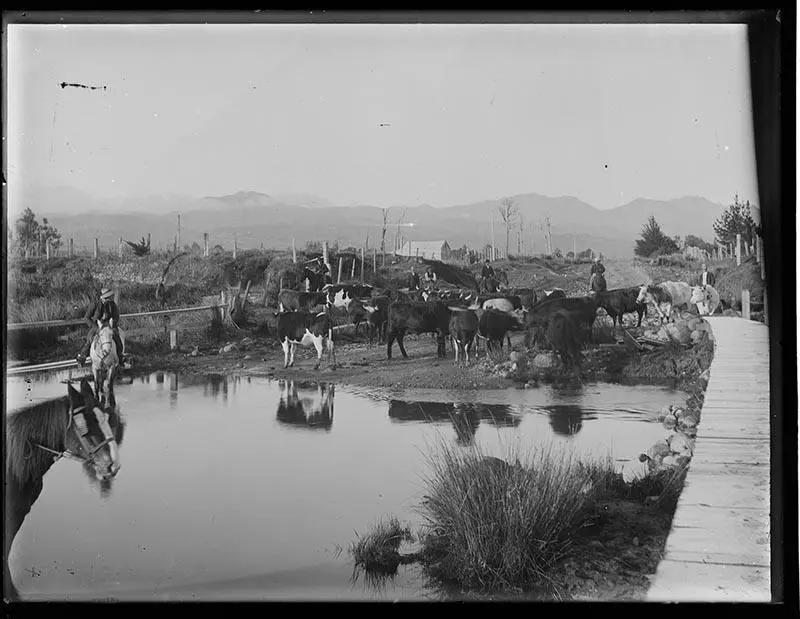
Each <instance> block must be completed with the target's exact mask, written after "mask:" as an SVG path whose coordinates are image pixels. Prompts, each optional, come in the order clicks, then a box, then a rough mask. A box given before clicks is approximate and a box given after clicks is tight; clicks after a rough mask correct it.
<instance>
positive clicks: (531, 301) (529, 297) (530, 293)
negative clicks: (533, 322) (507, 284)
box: [505, 288, 536, 310]
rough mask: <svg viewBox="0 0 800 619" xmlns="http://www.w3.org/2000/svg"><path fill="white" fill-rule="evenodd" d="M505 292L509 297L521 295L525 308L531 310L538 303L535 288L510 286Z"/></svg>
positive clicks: (521, 302) (521, 301)
mask: <svg viewBox="0 0 800 619" xmlns="http://www.w3.org/2000/svg"><path fill="white" fill-rule="evenodd" d="M505 292H506V294H507V295H508V296H509V297H512V296H516V297H519V300H520V304H521V305H522V309H524V310H530V309H531V308H532V307H533V306H534V305H535V304H536V291H535V290H533V288H508V289H507V290H506V291H505Z"/></svg>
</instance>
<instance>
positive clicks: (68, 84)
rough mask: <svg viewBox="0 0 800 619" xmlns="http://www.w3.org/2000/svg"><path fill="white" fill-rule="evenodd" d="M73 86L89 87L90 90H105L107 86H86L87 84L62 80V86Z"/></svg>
mask: <svg viewBox="0 0 800 619" xmlns="http://www.w3.org/2000/svg"><path fill="white" fill-rule="evenodd" d="M67 86H72V87H73V88H88V89H89V90H100V89H102V90H105V89H106V87H105V86H86V85H85V84H70V83H69V82H61V88H66V87H67Z"/></svg>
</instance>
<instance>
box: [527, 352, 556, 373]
mask: <svg viewBox="0 0 800 619" xmlns="http://www.w3.org/2000/svg"><path fill="white" fill-rule="evenodd" d="M557 365H558V357H557V356H556V354H555V353H552V352H542V353H539V354H538V355H536V356H535V357H534V358H533V366H534V367H537V368H542V369H550V368H554V367H556V366H557Z"/></svg>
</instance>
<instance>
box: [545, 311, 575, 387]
mask: <svg viewBox="0 0 800 619" xmlns="http://www.w3.org/2000/svg"><path fill="white" fill-rule="evenodd" d="M547 339H548V341H549V342H550V344H551V346H552V347H553V348H554V349H555V350H556V351H558V354H559V356H560V357H561V363H562V364H563V365H564V369H565V370H569V369H570V368H575V369H576V370H577V371H578V372H580V368H581V345H582V337H581V334H580V330H579V328H578V324H577V321H576V320H575V313H574V312H571V311H568V310H565V309H559V310H557V311H556V312H555V313H554V314H553V316H552V317H551V318H550V320H549V322H548V326H547Z"/></svg>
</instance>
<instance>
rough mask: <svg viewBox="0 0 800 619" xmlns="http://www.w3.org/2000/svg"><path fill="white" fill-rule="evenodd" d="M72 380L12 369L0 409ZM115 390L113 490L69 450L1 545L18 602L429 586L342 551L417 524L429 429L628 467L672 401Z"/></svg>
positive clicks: (588, 393) (243, 385)
mask: <svg viewBox="0 0 800 619" xmlns="http://www.w3.org/2000/svg"><path fill="white" fill-rule="evenodd" d="M67 377H68V373H54V374H49V375H47V376H38V377H35V378H30V377H28V378H27V379H26V378H10V379H9V380H8V383H7V394H8V395H7V407H8V409H9V411H15V410H19V409H21V408H22V407H24V406H25V405H26V404H28V403H31V402H36V401H39V400H42V399H48V398H52V397H56V396H60V395H63V394H65V393H66V386H65V385H64V384H63V383H62V382H61V381H62V380H64V379H65V378H67ZM115 391H116V399H117V406H118V409H119V411H120V414H121V416H122V419H123V422H124V423H125V427H124V437H123V440H122V443H121V445H120V455H121V460H122V469H121V470H120V473H119V475H118V477H117V479H116V480H114V482H113V485H112V486H111V487H110V488H105V489H101V488H99V487H98V486H97V483H96V482H94V481H93V479H91V478H90V477H89V476H87V475H86V473H84V470H83V468H82V467H81V466H80V464H77V463H75V462H72V461H68V460H61V461H59V462H58V463H56V464H55V465H54V466H53V467H52V468H51V469H50V471H49V472H48V473H47V475H46V476H45V479H44V490H43V491H42V494H41V496H40V497H39V499H38V501H37V502H36V503H35V504H34V506H33V508H32V509H31V512H30V513H29V514H28V517H27V519H26V520H25V522H24V524H23V526H22V528H21V529H20V532H19V534H18V535H17V538H16V540H15V542H14V546H13V547H12V550H11V553H10V565H11V573H12V576H13V579H14V582H15V584H16V586H17V589H18V590H19V592H20V594H21V595H22V596H23V598H26V599H52V600H63V599H87V598H88V599H103V598H113V599H118V600H252V599H302V600H306V599H330V600H333V599H340V600H347V599H436V598H439V597H440V596H441V594H440V593H436V592H434V591H433V590H432V589H430V588H429V587H428V585H427V584H426V582H425V580H424V578H423V577H422V576H421V574H420V573H419V570H418V568H416V567H414V566H407V567H401V568H400V571H399V573H398V574H397V576H396V577H395V578H394V579H393V580H391V581H389V582H388V583H384V585H383V586H382V587H379V588H376V587H374V586H369V585H368V584H367V583H365V582H364V580H363V578H361V579H355V580H354V579H353V568H352V564H351V562H350V560H349V557H348V555H347V552H346V550H345V551H344V552H337V548H344V549H346V548H347V546H348V545H349V544H350V543H351V542H353V541H355V539H356V537H355V534H354V530H355V531H357V532H358V533H360V534H364V533H366V532H368V531H369V530H370V527H371V525H373V524H374V523H375V522H377V521H378V520H379V519H380V518H386V517H389V516H396V517H398V518H399V519H400V520H401V521H405V522H407V523H409V524H411V525H412V527H414V525H416V524H419V523H420V522H421V517H420V516H419V514H418V512H417V511H416V507H417V506H418V505H419V500H420V498H421V497H422V496H423V495H424V494H425V487H424V482H423V478H424V476H425V474H426V473H427V472H428V469H427V466H428V465H427V461H426V453H427V452H428V448H429V447H430V446H432V445H433V444H434V443H435V442H436V441H437V440H438V439H444V440H446V441H448V442H454V443H455V444H458V445H461V446H463V447H462V448H465V449H466V448H468V447H466V446H467V445H470V444H478V445H480V446H482V447H483V448H484V449H485V451H487V452H489V453H492V454H493V455H497V456H500V457H502V456H503V455H505V453H506V448H507V447H508V445H510V444H511V443H518V444H521V445H523V446H528V445H534V444H536V443H537V442H540V441H557V442H561V443H563V444H564V445H565V446H566V445H570V446H574V447H575V448H577V449H578V450H580V451H581V452H586V453H588V452H591V453H597V454H600V455H602V454H605V453H611V455H612V456H613V457H614V458H615V459H616V460H618V461H619V462H622V461H625V460H628V459H632V458H635V457H636V455H637V454H638V453H639V452H640V451H642V450H644V449H646V448H647V447H649V446H650V445H651V444H652V443H653V442H655V441H657V440H659V439H661V438H663V437H664V430H663V428H662V427H661V425H660V424H658V423H657V422H656V421H655V415H656V413H657V412H658V410H659V409H660V408H661V407H662V406H664V405H665V404H668V403H671V402H674V401H677V400H681V399H682V394H681V393H679V392H676V391H674V390H673V389H671V388H669V387H663V386H648V385H637V386H622V385H613V384H602V383H597V384H587V385H584V386H582V387H580V388H577V389H568V390H563V389H562V390H559V389H555V388H552V387H546V386H543V387H541V388H538V389H528V390H507V391H470V392H448V391H443V390H401V391H392V392H389V391H385V390H377V389H376V390H367V389H363V388H355V387H347V386H334V385H327V384H326V385H317V384H313V383H294V382H289V381H273V380H269V379H260V378H252V379H248V378H229V377H224V376H178V375H175V374H171V373H154V374H151V375H148V376H143V377H138V378H135V379H133V380H132V382H128V384H124V383H123V384H119V385H118V386H117V387H116V390H115ZM11 414H16V413H11ZM453 414H455V415H456V417H455V419H462V420H463V421H462V422H457V421H453Z"/></svg>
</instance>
